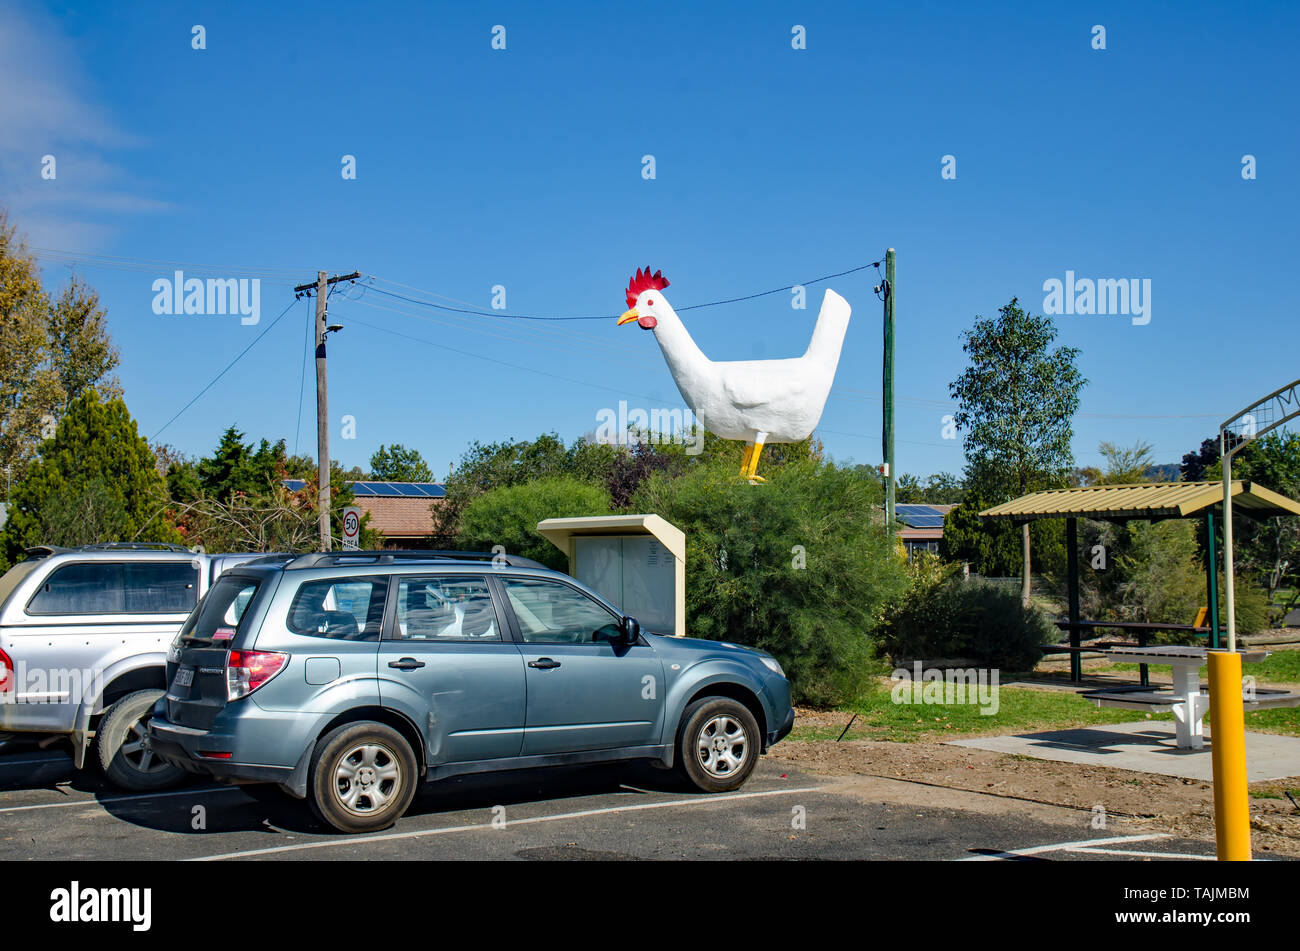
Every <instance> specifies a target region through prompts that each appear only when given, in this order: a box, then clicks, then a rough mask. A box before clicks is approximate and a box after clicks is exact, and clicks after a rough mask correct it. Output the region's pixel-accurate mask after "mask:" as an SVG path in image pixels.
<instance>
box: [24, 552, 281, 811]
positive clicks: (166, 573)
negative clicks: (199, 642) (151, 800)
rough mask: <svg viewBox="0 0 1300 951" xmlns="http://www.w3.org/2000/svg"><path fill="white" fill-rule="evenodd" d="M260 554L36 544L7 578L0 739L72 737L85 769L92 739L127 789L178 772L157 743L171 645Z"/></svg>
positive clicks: (165, 781)
mask: <svg viewBox="0 0 1300 951" xmlns="http://www.w3.org/2000/svg"><path fill="white" fill-rule="evenodd" d="M257 557H259V556H258V555H256V554H248V555H208V554H196V553H194V552H191V551H189V550H188V549H185V548H180V547H178V546H175V545H152V544H149V545H142V544H125V543H110V544H102V545H88V546H84V547H81V548H32V549H28V551H27V558H26V559H25V560H24V561H21V562H19V563H18V564H17V565H15V566H14V567H13V568H11V569H10V570H9V571H8V572H7V573H6V574H5V575H4V576H3V577H0V744H2V743H3V742H5V741H8V740H13V739H16V738H20V737H27V738H34V739H38V740H41V741H42V743H43V745H48V743H50V742H55V741H57V740H59V739H60V738H66V739H67V740H69V741H70V742H71V744H72V756H73V761H74V762H75V764H76V766H77V768H78V769H82V768H84V766H85V764H86V758H87V755H88V753H89V752H90V750H91V748H92V747H93V748H94V750H95V753H96V758H97V759H98V761H99V764H100V766H101V767H102V768H103V770H104V773H105V775H106V776H107V777H108V779H109V780H110V781H112V782H113V783H114V784H115V785H117V786H121V787H122V788H125V789H130V790H150V789H161V788H163V787H164V786H168V785H170V784H172V783H174V782H176V781H178V780H179V779H180V778H181V777H182V776H183V775H184V774H183V773H182V772H181V771H180V770H179V769H177V768H176V767H174V766H172V765H170V764H168V763H166V762H164V761H163V760H162V759H161V758H159V757H156V756H154V755H153V751H152V749H151V748H150V743H149V730H148V720H149V716H150V714H151V713H152V711H153V706H154V703H155V702H156V701H157V700H158V698H159V697H161V696H162V695H163V688H164V687H165V686H166V683H165V676H166V673H165V672H166V663H167V648H168V646H169V645H170V644H171V642H172V639H173V638H174V637H175V636H176V633H177V631H179V630H180V627H181V625H182V624H183V623H185V619H186V617H188V616H189V613H190V611H191V610H193V608H194V606H195V604H196V603H198V600H199V599H200V598H201V597H203V595H204V594H205V593H206V592H207V590H208V588H209V587H210V586H211V585H212V583H213V582H214V581H216V579H217V578H218V577H219V576H220V575H221V573H222V572H223V571H225V570H227V569H228V568H231V567H233V566H234V565H238V564H242V563H243V562H246V561H249V560H250V559H253V558H257Z"/></svg>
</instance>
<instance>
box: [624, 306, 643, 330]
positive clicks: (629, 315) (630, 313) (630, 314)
mask: <svg viewBox="0 0 1300 951" xmlns="http://www.w3.org/2000/svg"><path fill="white" fill-rule="evenodd" d="M640 316H641V315H640V314H638V313H637V312H636V308H635V307H633V308H631V309H629V310H625V311H623V316H622V317H620V318H619V319H618V326H620V327H622V326H623V325H624V324H625V323H627V322H628V321H630V320H636V319H637V318H638V317H640Z"/></svg>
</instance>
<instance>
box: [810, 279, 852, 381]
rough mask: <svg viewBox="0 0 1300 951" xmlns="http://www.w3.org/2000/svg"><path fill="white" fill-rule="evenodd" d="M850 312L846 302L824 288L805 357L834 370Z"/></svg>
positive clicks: (847, 327) (838, 359) (838, 358)
mask: <svg viewBox="0 0 1300 951" xmlns="http://www.w3.org/2000/svg"><path fill="white" fill-rule="evenodd" d="M852 312H853V309H852V308H851V307H849V302H848V301H846V300H845V299H844V298H843V297H841V296H840V295H839V294H836V293H835V292H834V291H833V290H831V289H830V288H829V287H828V288H826V296H825V297H823V298H822V309H821V311H820V312H819V313H818V314H817V326H816V327H814V328H813V335H812V340H811V341H809V343H808V353H807V356H808V357H810V358H811V359H813V360H816V361H817V362H818V363H820V364H822V365H823V366H828V367H830V368H831V369H832V370H834V368H835V367H836V366H837V365H838V364H839V362H840V348H841V347H842V346H843V345H844V334H845V333H846V332H847V331H848V329H849V314H851V313H852Z"/></svg>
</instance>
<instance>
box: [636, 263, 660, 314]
mask: <svg viewBox="0 0 1300 951" xmlns="http://www.w3.org/2000/svg"><path fill="white" fill-rule="evenodd" d="M667 286H668V278H666V277H664V272H663V271H655V272H654V273H653V274H651V273H650V268H648V267H647V268H646V269H645V270H644V271H642V270H641V269H640V268H637V269H636V277H634V278H632V280H630V281H628V283H627V306H628V307H635V306H636V299H637V297H639V296H640V294H641V292H642V291H650V290H655V291H661V290H663V289H664V288H665V287H667Z"/></svg>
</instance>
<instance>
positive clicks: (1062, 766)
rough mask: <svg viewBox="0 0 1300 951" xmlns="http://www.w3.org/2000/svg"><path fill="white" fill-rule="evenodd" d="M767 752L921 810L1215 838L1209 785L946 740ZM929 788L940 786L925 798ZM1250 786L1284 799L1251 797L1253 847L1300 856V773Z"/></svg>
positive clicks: (826, 715)
mask: <svg viewBox="0 0 1300 951" xmlns="http://www.w3.org/2000/svg"><path fill="white" fill-rule="evenodd" d="M795 716H796V722H797V723H798V724H799V725H800V726H817V727H824V728H826V729H834V728H839V729H842V728H843V726H844V724H845V723H846V722H847V719H848V718H847V717H846V715H845V714H843V713H838V712H834V711H831V712H826V711H818V710H808V709H802V708H801V709H799V710H797V711H796V714H795ZM836 732H837V733H838V729H837V730H836ZM768 755H769V756H770V757H771V759H772V760H773V761H774V762H776V763H778V764H783V765H786V766H788V767H790V768H792V769H799V770H802V771H804V772H807V773H811V774H813V775H820V776H833V777H852V776H874V777H879V778H883V779H897V780H902V781H904V782H908V783H911V784H914V785H913V788H914V789H915V791H916V799H915V801H916V802H917V803H918V804H919V803H925V802H927V801H928V799H936V798H941V797H942V792H941V791H942V790H944V789H956V790H964V791H967V792H975V793H981V794H984V795H987V796H991V797H994V796H995V797H1000V798H1001V799H1002V800H1004V802H1005V806H1006V808H1007V809H1008V810H1012V809H1023V808H1025V804H1026V803H1032V804H1041V805H1052V806H1063V807H1069V808H1074V809H1078V810H1080V811H1081V812H1089V813H1090V812H1092V811H1093V810H1094V807H1096V806H1101V807H1102V808H1103V809H1104V810H1105V811H1106V815H1107V821H1108V824H1109V822H1110V820H1111V819H1120V820H1125V823H1124V824H1125V828H1126V829H1127V828H1130V827H1136V828H1140V829H1142V830H1145V831H1153V832H1168V833H1171V834H1174V835H1178V836H1183V837H1187V838H1194V839H1204V840H1207V841H1213V840H1214V792H1213V789H1212V788H1211V786H1210V784H1209V783H1205V782H1201V781H1199V780H1194V779H1180V778H1177V777H1174V776H1157V775H1154V774H1152V773H1139V772H1133V771H1130V770H1123V769H1111V768H1108V767H1104V766H1081V765H1078V764H1074V763H1054V762H1051V761H1049V760H1039V759H1032V758H1029V757H1024V756H1017V755H1010V754H1006V753H995V752H992V751H989V750H976V749H969V748H967V747H961V746H948V745H946V744H944V743H941V742H938V741H917V742H914V743H889V742H880V741H874V740H845V741H844V742H842V743H836V742H834V741H832V740H817V741H808V740H785V741H783V742H781V743H779V744H777V745H776V746H774V747H773V748H772V751H771V752H770V753H769V754H768ZM927 786H928V787H938V788H936V789H933V790H931V791H927ZM1251 789H1252V791H1256V792H1258V791H1264V790H1268V791H1271V792H1274V793H1275V794H1276V795H1280V796H1281V798H1276V799H1274V798H1254V797H1252V799H1251V806H1250V812H1251V826H1252V828H1253V830H1254V832H1253V836H1252V845H1253V848H1254V850H1255V851H1256V852H1257V853H1275V854H1278V855H1286V856H1295V857H1300V809H1298V808H1297V807H1296V806H1295V805H1293V804H1292V802H1291V801H1290V800H1289V799H1288V798H1286V796H1285V793H1283V792H1282V790H1285V789H1300V776H1298V777H1294V778H1291V779H1284V780H1270V781H1268V782H1262V783H1254V784H1252V786H1251ZM1099 834H1101V833H1099Z"/></svg>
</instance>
